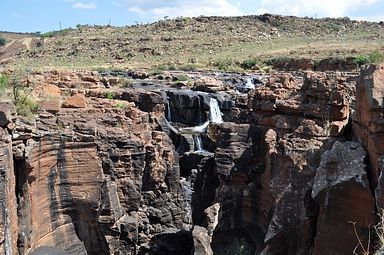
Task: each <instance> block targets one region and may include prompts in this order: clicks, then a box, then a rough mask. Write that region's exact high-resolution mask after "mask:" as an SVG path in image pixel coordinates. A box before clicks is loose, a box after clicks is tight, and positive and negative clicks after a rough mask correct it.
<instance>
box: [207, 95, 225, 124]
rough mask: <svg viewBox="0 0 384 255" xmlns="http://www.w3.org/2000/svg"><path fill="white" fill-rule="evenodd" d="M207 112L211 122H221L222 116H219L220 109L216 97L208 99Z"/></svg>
mask: <svg viewBox="0 0 384 255" xmlns="http://www.w3.org/2000/svg"><path fill="white" fill-rule="evenodd" d="M209 107H210V110H209V114H210V119H211V122H212V123H223V118H222V116H221V111H220V107H219V103H218V102H217V100H216V99H214V98H211V100H210V101H209Z"/></svg>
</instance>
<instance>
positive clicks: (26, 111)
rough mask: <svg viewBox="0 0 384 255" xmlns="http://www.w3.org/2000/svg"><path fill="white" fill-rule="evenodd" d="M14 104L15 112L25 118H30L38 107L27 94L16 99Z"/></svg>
mask: <svg viewBox="0 0 384 255" xmlns="http://www.w3.org/2000/svg"><path fill="white" fill-rule="evenodd" d="M15 106H16V111H17V113H18V114H19V115H21V116H24V117H27V118H32V117H33V115H35V114H36V113H37V111H38V109H39V105H38V103H37V102H35V101H34V100H32V99H31V98H30V97H28V96H26V97H24V98H23V99H20V100H18V101H16V102H15Z"/></svg>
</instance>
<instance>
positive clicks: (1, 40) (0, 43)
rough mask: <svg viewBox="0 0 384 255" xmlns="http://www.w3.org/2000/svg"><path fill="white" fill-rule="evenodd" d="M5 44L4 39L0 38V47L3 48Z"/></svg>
mask: <svg viewBox="0 0 384 255" xmlns="http://www.w3.org/2000/svg"><path fill="white" fill-rule="evenodd" d="M6 43H7V41H6V40H5V39H4V38H2V37H0V46H4V45H5V44H6Z"/></svg>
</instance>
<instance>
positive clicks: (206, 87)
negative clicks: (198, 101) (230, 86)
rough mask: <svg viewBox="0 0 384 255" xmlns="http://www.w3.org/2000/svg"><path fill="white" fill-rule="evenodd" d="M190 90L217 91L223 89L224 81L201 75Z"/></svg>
mask: <svg viewBox="0 0 384 255" xmlns="http://www.w3.org/2000/svg"><path fill="white" fill-rule="evenodd" d="M192 90H198V91H203V92H219V91H223V90H225V86H224V83H223V82H222V81H220V80H218V79H216V78H213V77H202V78H200V79H198V80H197V81H195V83H194V84H193V87H192Z"/></svg>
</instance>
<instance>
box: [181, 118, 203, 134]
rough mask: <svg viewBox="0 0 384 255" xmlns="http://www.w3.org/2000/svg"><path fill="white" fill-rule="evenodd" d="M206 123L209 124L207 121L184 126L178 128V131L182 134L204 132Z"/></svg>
mask: <svg viewBox="0 0 384 255" xmlns="http://www.w3.org/2000/svg"><path fill="white" fill-rule="evenodd" d="M208 125H209V121H207V122H205V123H204V124H202V125H199V126H196V127H185V128H180V129H179V130H180V133H184V134H196V133H197V134H199V133H204V132H205V129H207V127H208Z"/></svg>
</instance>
